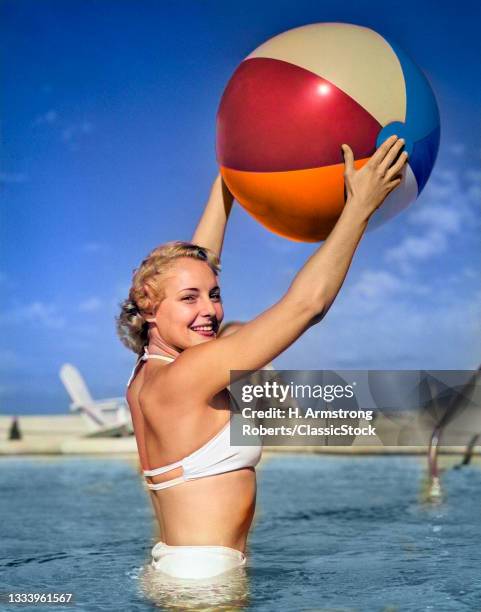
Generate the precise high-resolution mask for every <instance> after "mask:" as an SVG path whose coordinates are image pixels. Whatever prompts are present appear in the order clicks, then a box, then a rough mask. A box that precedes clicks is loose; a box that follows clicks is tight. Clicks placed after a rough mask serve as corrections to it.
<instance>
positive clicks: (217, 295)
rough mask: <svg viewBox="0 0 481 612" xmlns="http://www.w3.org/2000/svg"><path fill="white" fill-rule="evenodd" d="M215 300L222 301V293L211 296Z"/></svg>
mask: <svg viewBox="0 0 481 612" xmlns="http://www.w3.org/2000/svg"><path fill="white" fill-rule="evenodd" d="M210 297H211V298H212V299H213V300H220V293H214V294H213V295H211V296H210Z"/></svg>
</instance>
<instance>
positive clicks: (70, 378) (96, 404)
mask: <svg viewBox="0 0 481 612" xmlns="http://www.w3.org/2000/svg"><path fill="white" fill-rule="evenodd" d="M60 379H61V381H62V382H63V384H64V386H65V389H66V390H67V393H68V394H69V396H70V399H71V400H72V403H71V404H70V410H71V411H72V412H79V413H80V414H81V416H82V417H83V419H84V420H85V422H86V424H87V429H88V433H87V434H86V435H87V436H89V437H95V436H108V437H114V436H127V435H130V434H131V433H132V432H133V427H132V420H131V418H130V411H129V409H128V407H127V404H126V402H125V399H124V398H122V397H114V398H110V399H102V400H94V399H93V398H92V396H91V395H90V392H89V390H88V387H87V385H86V383H85V381H84V379H83V377H82V375H81V374H80V372H79V371H78V370H77V368H76V367H75V366H73V365H71V364H70V363H65V364H64V365H63V366H62V367H61V368H60Z"/></svg>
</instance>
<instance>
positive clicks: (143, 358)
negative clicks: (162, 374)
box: [127, 347, 175, 388]
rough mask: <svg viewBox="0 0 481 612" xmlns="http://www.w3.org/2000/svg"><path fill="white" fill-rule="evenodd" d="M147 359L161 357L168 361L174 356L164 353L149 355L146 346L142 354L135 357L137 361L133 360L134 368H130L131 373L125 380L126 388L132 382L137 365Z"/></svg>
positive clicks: (172, 359)
mask: <svg viewBox="0 0 481 612" xmlns="http://www.w3.org/2000/svg"><path fill="white" fill-rule="evenodd" d="M147 359H162V360H163V361H168V362H169V363H170V362H172V361H174V359H175V358H174V357H167V356H164V355H150V354H149V351H148V350H147V347H145V348H144V354H143V355H140V357H139V358H138V359H137V361H136V362H135V365H134V369H133V370H132V374H131V375H130V378H129V380H128V382H127V388H129V387H130V385H131V384H132V381H133V380H134V378H135V375H136V374H137V370H138V368H139V365H140V364H141V363H142V362H143V361H147Z"/></svg>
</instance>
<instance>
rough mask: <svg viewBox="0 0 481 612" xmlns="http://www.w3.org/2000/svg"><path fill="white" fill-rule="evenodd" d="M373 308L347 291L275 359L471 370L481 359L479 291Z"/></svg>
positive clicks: (315, 364) (312, 364)
mask: <svg viewBox="0 0 481 612" xmlns="http://www.w3.org/2000/svg"><path fill="white" fill-rule="evenodd" d="M378 306H379V307H378V308H377V309H375V310H369V308H368V307H364V306H363V304H362V303H358V302H356V301H353V300H352V299H350V296H348V295H347V294H346V295H344V296H343V298H342V300H340V301H339V302H336V303H335V304H334V305H333V307H332V310H331V312H330V313H328V315H327V316H326V318H325V319H324V320H323V321H321V322H320V323H319V324H318V325H317V326H316V327H314V328H312V329H311V330H310V331H309V333H308V334H307V336H306V337H304V338H301V339H300V340H298V341H297V342H296V343H295V344H294V345H293V347H292V348H291V349H289V350H288V351H287V353H286V355H285V356H282V357H281V358H279V360H278V362H276V366H277V367H278V368H285V369H287V368H294V367H295V368H296V369H323V368H325V369H329V368H338V369H343V368H344V369H419V368H426V369H464V368H466V369H471V368H473V369H474V368H476V367H477V366H478V365H479V362H481V353H480V351H479V346H480V345H481V320H480V319H481V294H480V293H474V294H471V295H470V296H469V297H467V298H465V299H453V297H452V296H451V297H447V296H443V298H442V299H436V300H425V301H420V300H416V301H412V300H409V301H408V300H401V299H398V296H397V294H393V295H392V296H391V297H390V298H387V297H386V298H385V299H384V300H383V301H382V302H379V304H378Z"/></svg>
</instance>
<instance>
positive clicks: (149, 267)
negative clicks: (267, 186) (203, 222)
mask: <svg viewBox="0 0 481 612" xmlns="http://www.w3.org/2000/svg"><path fill="white" fill-rule="evenodd" d="M182 257H191V258H193V259H198V260H199V261H205V263H206V264H208V266H209V267H210V268H211V270H212V271H213V272H214V273H215V274H216V275H217V274H219V273H220V261H219V258H218V257H217V255H216V254H215V253H214V252H213V251H211V250H210V249H206V248H205V247H200V246H198V245H196V244H191V243H190V242H181V241H174V242H166V243H165V244H162V245H160V246H158V247H157V248H155V249H154V250H153V251H152V252H151V253H149V254H148V255H147V257H146V258H145V259H144V260H143V261H142V263H141V264H140V266H139V267H138V268H136V269H135V270H134V273H133V277H132V286H131V288H130V291H129V297H128V298H127V299H126V300H124V301H123V302H122V303H121V304H120V314H119V316H118V317H117V318H116V323H117V334H118V336H119V338H120V340H121V341H122V343H123V344H125V346H126V347H127V348H129V349H130V350H131V351H134V353H137V355H140V354H141V353H143V350H144V347H145V346H146V345H147V344H148V341H149V324H148V323H147V321H146V317H149V318H150V317H151V316H153V314H154V313H155V310H156V309H157V307H158V306H159V304H160V302H161V301H162V300H163V298H164V293H163V287H162V283H161V282H160V280H161V278H162V276H163V275H164V274H165V273H166V272H168V271H169V270H170V269H171V268H172V266H173V264H174V263H175V262H176V261H177V260H178V259H180V258H182Z"/></svg>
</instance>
